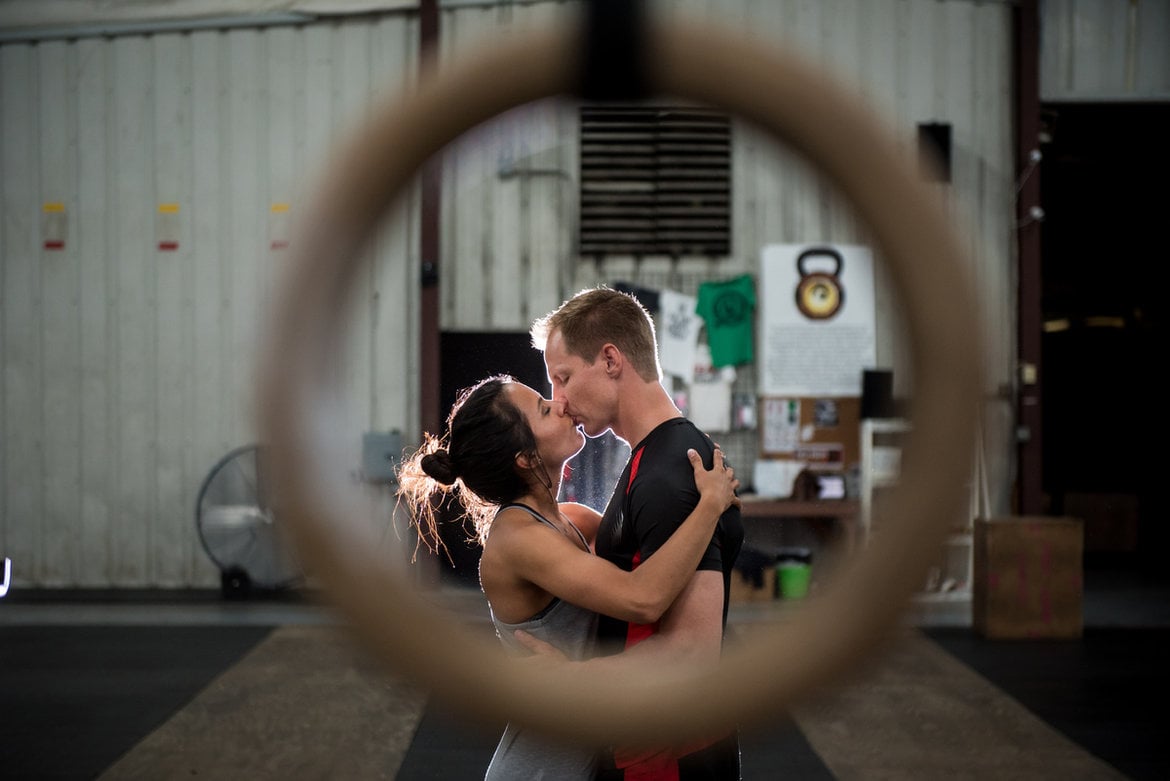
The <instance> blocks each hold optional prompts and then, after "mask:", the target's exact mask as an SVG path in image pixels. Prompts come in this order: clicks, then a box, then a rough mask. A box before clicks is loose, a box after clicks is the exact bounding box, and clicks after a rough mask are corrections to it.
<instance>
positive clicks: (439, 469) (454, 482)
mask: <svg viewBox="0 0 1170 781" xmlns="http://www.w3.org/2000/svg"><path fill="white" fill-rule="evenodd" d="M515 381H516V380H514V379H513V378H512V377H510V376H508V375H506V374H498V375H495V376H492V377H488V378H486V379H483V380H480V381H479V382H478V383H476V384H475V385H473V386H472V387H470V388H465V389H464V390H462V391H461V392H460V394H459V399H458V400H457V401H456V402H455V406H453V407H452V408H451V414H450V415H448V417H447V434H446V435H445V436H443V437H434V436H432V435H430V434H426V435H425V436H424V441H423V445H422V447H420V448H419V449H418V450H417V451H416V452H415V453H414V454H413V455H412V456H410V457H409V458H407V459H405V460H404V461H403V462H402V465H401V466H400V467H399V469H398V486H399V487H398V500H399V501H400V502H401V501H403V500H405V501H406V503H407V505H408V506H409V508H410V511H411V516H412V518H413V519H414V524H415V526H416V528H417V529H418V535H419V540H420V541H421V542H422V543H423V544H424V545H426V546H427V548H428V549H429V550H431V551H432V552H437V551H438V550H440V549H441V548H443V547H444V545H443V541H442V538H441V537H440V535H439V531H438V518H436V514H435V513H436V510H437V508H438V507H439V505H440V504H441V502H442V500H443V499H444V498H445V497H446V496H447V495H449V494H450V493H452V492H453V491H454V492H457V496H458V499H459V502H460V504H462V505H463V508H464V510H465V511H466V517H467V518H468V519H470V520H471V522H472V524H473V526H474V528H475V539H476V540H477V541H478V542H479V543H480V544H481V545H482V544H483V542H484V540H485V539H487V533H488V530H489V529H490V528H491V522H492V518H493V517H494V516H495V513H496V510H497V508H499V506H500V505H503V504H508V503H510V502H514V501H516V500H517V499H519V498H520V497H521V496H523V495H524V494H526V493H527V492H528V490H529V483H528V481H527V480H525V479H524V477H522V476H521V474H520V473H519V472H518V471H517V469H516V456H517V455H519V454H521V453H527V454H533V453H535V452H536V437H535V436H534V435H533V433H532V429H531V428H530V427H529V425H528V421H527V420H526V419H525V418H524V415H522V414H521V413H520V410H518V409H517V408H516V407H515V405H513V404H512V402H511V401H510V400H509V399H508V397H507V395H506V394H505V393H504V390H505V389H506V388H507V386H508V384H509V383H513V382H515Z"/></svg>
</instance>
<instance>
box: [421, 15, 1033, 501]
mask: <svg viewBox="0 0 1170 781" xmlns="http://www.w3.org/2000/svg"><path fill="white" fill-rule="evenodd" d="M657 7H658V8H659V9H660V10H662V11H664V12H666V11H669V12H678V13H687V14H689V15H691V16H696V17H699V18H706V19H709V20H710V21H712V22H713V23H718V24H721V25H725V26H732V27H734V28H736V29H738V30H740V31H742V32H743V33H744V34H745V35H753V36H757V37H759V38H761V39H763V40H765V41H768V42H770V43H773V44H776V45H780V46H793V47H796V48H797V50H799V51H803V52H804V53H805V54H806V55H807V56H809V57H810V58H812V59H813V60H814V61H816V62H818V63H819V64H821V65H822V66H823V67H825V68H827V69H829V70H830V71H832V72H834V73H835V74H837V75H838V76H839V77H840V78H841V79H842V80H844V81H845V82H847V83H848V84H850V85H852V86H853V88H854V89H855V90H856V91H857V94H858V96H859V98H860V99H863V100H866V101H869V102H870V103H871V104H872V105H873V106H874V107H875V108H876V109H877V110H878V111H879V112H881V113H882V114H883V115H884V116H885V118H886V119H887V120H888V121H889V122H890V123H891V125H892V126H893V128H894V130H895V132H896V133H897V134H898V136H899V137H900V138H901V139H902V141H903V143H904V145H905V149H906V153H907V156H908V158H910V159H913V155H914V154H916V146H915V144H916V140H917V123H919V122H932V121H937V122H945V123H950V124H951V125H952V144H953V148H952V160H951V163H952V176H953V181H952V184H951V185H949V186H947V187H941V186H940V187H939V191H938V192H939V198H940V199H942V200H944V201H945V202H946V205H947V208H948V209H949V210H950V213H952V214H953V215H954V218H955V220H956V222H957V224H959V225H960V226H961V230H962V231H963V233H964V235H965V240H966V244H967V247H968V250H969V253H970V257H971V259H972V262H973V263H974V266H975V268H974V269H973V271H974V276H975V278H976V280H977V284H978V285H979V291H978V292H979V295H980V298H981V300H982V302H983V308H984V314H985V324H986V326H987V331H986V342H987V344H988V346H989V350H990V355H989V363H990V366H991V377H990V378H989V384H988V395H989V401H988V403H987V407H986V416H987V419H986V447H987V452H988V453H989V454H990V455H989V470H990V472H991V486H990V490H991V493H992V495H993V500H992V501H993V506H994V507H995V508H996V512H1007V510H1008V501H1009V498H1008V494H1009V491H1010V483H1011V480H1012V474H1011V470H1012V462H1013V458H1014V456H1013V448H1014V442H1013V440H1012V435H1013V434H1012V432H1013V420H1014V412H1013V410H1012V397H1011V395H1010V393H1005V392H1004V391H1003V389H1009V388H1011V387H1012V386H1013V379H1012V377H1013V368H1014V362H1015V337H1014V334H1015V330H1014V321H1015V278H1014V263H1013V257H1014V238H1015V237H1014V226H1013V224H1012V219H1013V210H1014V197H1015V189H1014V182H1013V180H1012V177H1013V165H1014V163H1013V160H1012V149H1013V147H1012V137H1011V132H1012V117H1011V110H1012V102H1011V101H1012V84H1011V78H1012V74H1011V62H1012V53H1011V19H1010V14H1011V9H1010V6H1009V5H1008V4H1006V3H986V2H978V3H977V2H962V1H956V0H951V1H949V2H940V1H939V0H823V1H819V2H799V1H797V0H757V1H751V0H742V1H741V2H715V1H713V0H712V1H709V2H698V1H694V0H692V1H689V2H676V1H672V0H660V2H658V3H657ZM555 11H556V7H555V6H554V5H552V4H539V5H536V6H527V5H509V6H502V7H492V6H491V5H490V4H486V5H483V6H479V7H463V8H451V9H449V10H448V11H447V13H446V14H444V16H443V20H442V30H443V33H444V49H445V51H446V52H447V53H448V54H456V53H458V52H459V51H460V50H462V49H463V48H464V47H466V46H470V45H474V44H476V43H478V42H482V41H484V40H490V39H491V38H492V37H493V36H498V35H503V34H506V32H507V31H508V30H511V29H515V28H517V27H522V26H523V25H525V24H531V23H537V22H539V21H542V20H543V18H545V17H546V16H547V15H549V14H551V13H554V12H555ZM577 136H578V127H577V113H576V109H575V107H574V106H572V105H565V104H560V103H556V102H552V101H545V102H541V103H539V104H535V105H532V106H527V107H525V108H523V109H520V110H517V111H516V112H513V114H512V115H509V116H507V117H503V118H500V119H498V120H497V121H496V122H494V123H491V124H490V126H488V127H485V128H482V129H481V130H480V131H479V132H477V133H475V134H473V135H470V136H468V137H467V138H465V139H463V140H462V141H461V142H460V144H459V145H458V149H457V151H456V152H455V154H453V155H452V157H451V160H450V164H449V165H448V168H447V172H446V173H447V176H446V179H445V182H444V194H445V199H444V204H443V210H444V211H443V213H444V231H445V232H444V234H443V264H444V269H445V270H444V275H443V285H442V323H443V327H444V328H450V329H457V330H480V329H486V330H492V329H499V330H525V329H527V327H528V324H529V323H530V322H531V320H532V318H533V317H534V316H538V315H541V314H544V313H545V312H547V311H549V310H550V309H551V308H552V307H554V306H556V305H557V303H559V301H560V300H561V298H562V297H563V296H562V294H570V293H572V292H574V291H575V290H578V289H580V288H582V287H586V286H589V285H594V284H597V283H600V282H608V283H614V282H618V281H625V282H630V283H632V284H635V285H638V286H641V287H647V288H652V289H661V288H671V289H674V290H678V291H680V292H683V293H686V294H689V295H695V293H696V291H697V290H698V287H699V285H700V284H701V283H703V282H705V281H709V280H716V279H722V278H729V277H732V276H736V275H738V274H741V273H744V272H755V271H756V270H757V267H758V262H759V253H760V248H761V247H763V246H764V245H767V244H774V243H786V242H839V243H866V236H865V231H864V228H863V227H862V226H860V225H858V224H856V222H855V220H854V215H853V214H852V211H851V208H850V207H849V205H848V204H847V203H845V202H844V201H842V200H841V199H840V198H839V197H838V195H837V194H836V192H835V191H834V190H833V188H832V187H831V186H830V185H829V184H827V183H826V182H825V181H824V180H822V179H821V178H820V177H819V176H818V175H817V174H816V172H815V171H813V170H811V169H810V168H809V167H808V166H807V165H806V164H805V163H804V162H803V161H802V160H800V159H798V158H797V157H796V156H795V155H794V154H793V153H792V152H790V151H789V150H786V149H784V148H782V147H779V146H778V145H777V144H775V143H774V142H772V141H771V139H769V138H765V137H763V136H762V135H761V134H759V133H758V132H755V131H753V130H752V128H750V127H748V126H746V125H744V124H743V123H737V124H736V127H735V138H734V142H733V150H734V152H733V155H734V157H733V170H732V179H733V206H732V219H733V225H734V229H733V240H732V241H733V247H732V252H731V254H730V255H729V256H728V257H722V258H715V259H710V258H697V257H696V258H679V259H670V258H665V257H661V258H653V257H651V258H642V259H639V260H635V259H633V258H630V257H610V258H607V259H606V260H605V261H603V262H601V263H600V264H598V263H595V262H594V261H592V260H585V261H579V260H578V259H577V258H576V257H575V256H574V255H573V251H574V247H573V236H574V232H575V224H574V221H575V219H576V200H575V199H576V193H577V188H578V186H579V183H578V178H577V177H578V159H577V153H578V149H577ZM557 274H560V275H561V276H562V277H563V278H564V279H565V280H566V284H565V286H563V287H562V288H561V289H560V290H558V289H557V288H555V287H554V285H555V283H556V275H557ZM877 306H878V320H879V335H878V345H877V350H878V362H879V364H880V365H882V366H885V367H890V368H894V370H895V377H896V378H897V380H898V381H899V382H900V383H904V382H905V381H906V380H907V378H908V373H909V369H908V366H907V361H908V358H909V356H907V355H904V354H903V352H904V351H903V350H902V349H900V340H899V338H898V336H899V333H900V327H901V324H900V322H899V317H898V311H899V307H898V304H897V302H896V301H895V300H893V298H892V295H891V293H890V289H889V285H887V284H885V283H884V280H879V288H878V291H877ZM755 387H756V375H755V371H754V369H753V367H750V366H749V367H743V368H741V370H740V372H739V377H738V379H737V381H736V385H735V390H736V391H744V392H748V393H754V391H755ZM719 440H720V443H721V444H722V445H723V446H724V448H725V449H726V450H727V452H728V455H729V457H730V458H731V459H732V461H733V462H734V463H736V464H737V465H742V468H743V469H745V470H750V465H751V464H752V463H753V462H754V460H755V454H756V452H757V447H758V438H757V434H756V432H754V431H749V432H729V433H720V434H719ZM749 473H750V472H749Z"/></svg>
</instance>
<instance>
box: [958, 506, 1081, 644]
mask: <svg viewBox="0 0 1170 781" xmlns="http://www.w3.org/2000/svg"><path fill="white" fill-rule="evenodd" d="M974 544H975V549H974V551H973V562H972V563H973V567H974V577H973V583H972V595H971V597H972V599H971V617H972V623H973V624H974V626H975V630H976V631H977V632H979V633H980V634H981V635H983V636H984V637H989V638H1005V639H1007V638H1020V639H1023V638H1049V637H1051V638H1076V637H1080V636H1081V632H1082V630H1083V628H1084V620H1083V616H1082V613H1081V607H1082V605H1081V603H1082V595H1083V590H1084V587H1083V572H1082V560H1083V553H1084V530H1083V526H1082V524H1081V522H1080V521H1079V520H1078V519H1076V518H1057V517H1043V516H1015V517H1008V518H978V519H976V521H975V540H974Z"/></svg>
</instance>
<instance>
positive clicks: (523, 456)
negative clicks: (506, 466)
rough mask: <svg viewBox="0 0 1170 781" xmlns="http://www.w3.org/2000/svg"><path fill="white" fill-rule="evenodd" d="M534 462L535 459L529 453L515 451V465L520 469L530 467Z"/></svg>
mask: <svg viewBox="0 0 1170 781" xmlns="http://www.w3.org/2000/svg"><path fill="white" fill-rule="evenodd" d="M535 464H536V459H535V458H534V457H533V456H532V455H531V454H530V453H517V454H516V466H518V467H520V468H521V469H532V467H533V466H535Z"/></svg>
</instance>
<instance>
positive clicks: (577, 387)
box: [544, 330, 615, 437]
mask: <svg viewBox="0 0 1170 781" xmlns="http://www.w3.org/2000/svg"><path fill="white" fill-rule="evenodd" d="M544 365H545V368H546V369H547V370H548V379H549V382H551V383H552V397H553V399H554V400H555V401H559V402H561V403H563V404H564V406H565V414H567V415H569V416H570V417H572V418H573V422H574V423H575V424H577V425H579V426H581V428H582V430H583V431H584V432H585V434H586V436H590V437H598V436H601V435H602V434H604V433H605V432H606V431H608V430H609V428H610V426H612V425H613V412H612V410H613V409H614V405H613V404H612V401H611V394H612V393H613V391H614V389H615V386H614V383H613V380H612V379H611V378H610V377H609V375H608V373H607V372H606V370H605V369H606V365H605V361H604V360H600V359H595V360H594V361H593V363H592V364H590V363H588V362H587V361H585V360H584V359H583V358H581V356H579V355H573V354H571V353H570V352H569V351H568V349H567V348H566V347H565V341H564V339H563V338H562V337H561V332H560V330H556V331H553V332H552V333H550V334H549V336H548V341H547V342H546V343H545V346H544Z"/></svg>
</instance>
